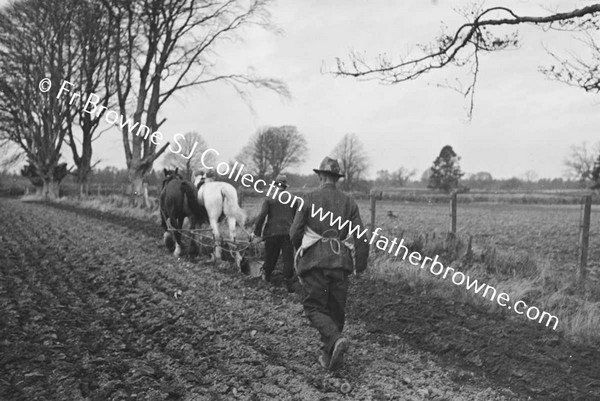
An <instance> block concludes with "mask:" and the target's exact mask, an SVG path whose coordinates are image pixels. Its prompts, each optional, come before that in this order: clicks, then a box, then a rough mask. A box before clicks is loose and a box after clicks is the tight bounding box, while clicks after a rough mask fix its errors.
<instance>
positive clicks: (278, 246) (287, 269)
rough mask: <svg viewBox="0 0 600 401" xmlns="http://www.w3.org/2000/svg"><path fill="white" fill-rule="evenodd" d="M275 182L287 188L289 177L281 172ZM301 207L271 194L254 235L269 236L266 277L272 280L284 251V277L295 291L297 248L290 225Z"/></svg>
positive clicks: (262, 210) (282, 187)
mask: <svg viewBox="0 0 600 401" xmlns="http://www.w3.org/2000/svg"><path fill="white" fill-rule="evenodd" d="M274 182H275V184H276V185H277V186H278V187H279V188H281V189H286V188H287V186H288V185H287V178H286V176H285V175H283V174H280V175H278V176H277V178H276V179H275V181H274ZM297 207H298V205H296V204H292V205H289V204H283V203H281V202H280V201H279V198H276V199H275V198H270V197H267V198H266V199H265V201H264V202H263V204H262V208H261V210H260V213H259V215H258V219H257V221H256V226H255V227H254V235H256V236H257V237H263V238H264V239H265V263H264V265H263V270H264V280H265V281H267V282H270V281H271V274H272V273H273V270H274V269H275V265H276V264H277V259H279V254H280V253H281V255H282V258H283V276H284V278H285V281H286V287H287V289H288V291H289V292H292V291H293V289H292V279H293V276H294V248H293V247H292V242H291V241H290V226H291V225H292V221H293V220H294V214H296V209H297ZM265 219H266V224H265ZM263 225H264V228H263Z"/></svg>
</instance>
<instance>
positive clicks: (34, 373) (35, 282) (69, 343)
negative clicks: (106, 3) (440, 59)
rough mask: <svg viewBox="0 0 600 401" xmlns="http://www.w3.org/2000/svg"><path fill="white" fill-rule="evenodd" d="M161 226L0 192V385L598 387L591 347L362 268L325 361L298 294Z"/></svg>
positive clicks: (35, 389)
mask: <svg viewBox="0 0 600 401" xmlns="http://www.w3.org/2000/svg"><path fill="white" fill-rule="evenodd" d="M161 234H162V233H161V230H160V227H157V226H155V225H154V224H151V223H149V222H145V221H140V220H134V219H125V218H121V217H116V216H112V215H105V214H102V213H100V212H95V211H87V210H74V209H73V210H69V209H68V208H66V207H53V206H50V205H44V204H37V203H22V202H20V201H17V200H8V199H0V267H1V269H0V280H1V281H0V342H1V343H0V347H1V348H0V399H6V400H35V399H39V400H55V399H56V400H59V399H60V400H63V399H68V400H81V399H90V400H105V399H109V400H117V399H119V400H121V399H136V400H164V399H172V400H178V399H180V400H221V399H222V400H230V399H240V400H270V399H273V400H328V399H329V400H336V399H345V400H422V399H432V400H527V399H540V400H550V399H556V400H571V399H572V400H594V399H600V352H599V351H598V350H597V349H593V348H586V347H574V346H572V345H570V344H568V343H567V342H566V341H565V340H564V339H562V338H561V337H560V336H559V335H557V334H555V333H554V332H552V331H551V330H549V329H547V328H545V327H543V326H540V325H536V324H535V323H533V324H529V323H527V322H524V321H523V320H520V321H518V322H515V321H513V320H510V319H506V317H505V316H501V315H500V314H494V315H493V316H487V315H486V313H485V312H484V311H477V310H474V309H472V308H463V307H461V306H460V305H454V304H452V303H450V302H449V301H448V300H443V299H436V298H428V297H426V296H422V295H419V294H413V293H410V292H409V291H408V290H407V289H403V288H399V287H398V286H397V285H396V286H392V285H389V284H384V283H381V282H374V281H372V280H368V279H366V278H363V279H360V280H354V281H353V283H352V289H351V296H350V301H349V308H348V315H349V316H348V324H347V328H346V333H347V336H348V338H349V339H350V340H351V342H352V344H353V347H352V348H351V349H350V351H349V353H348V355H347V357H346V367H345V368H344V369H343V370H341V371H339V372H337V373H335V374H330V373H326V372H324V371H323V369H321V368H320V367H319V366H318V364H317V362H316V357H317V347H318V341H317V333H316V331H315V330H314V329H312V328H311V327H309V325H308V321H307V320H306V319H305V318H304V317H303V316H302V308H301V305H300V302H299V300H298V298H297V296H296V295H294V294H288V293H287V292H286V291H284V290H283V289H282V288H273V287H270V286H264V285H262V284H261V283H260V282H258V281H257V280H256V279H249V278H246V277H245V276H243V275H241V274H239V273H238V272H236V271H235V270H234V269H233V268H232V267H231V266H230V265H229V264H227V263H223V264H220V265H218V266H213V265H212V264H208V263H206V261H204V260H194V261H192V260H190V259H186V258H182V259H181V260H177V259H175V258H174V257H173V256H172V255H170V254H168V253H167V252H166V250H165V248H164V246H163V245H162V241H161V239H162V235H161ZM488 314H490V313H489V312H488ZM346 384H349V388H348V386H347V385H346ZM342 385H343V386H342ZM348 390H349V392H348ZM344 392H348V393H347V394H344Z"/></svg>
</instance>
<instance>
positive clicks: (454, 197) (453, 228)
mask: <svg viewBox="0 0 600 401" xmlns="http://www.w3.org/2000/svg"><path fill="white" fill-rule="evenodd" d="M456 201H457V192H456V191H454V192H452V196H451V197H450V218H451V223H450V232H451V233H452V235H454V236H456Z"/></svg>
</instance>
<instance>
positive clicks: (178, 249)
mask: <svg viewBox="0 0 600 401" xmlns="http://www.w3.org/2000/svg"><path fill="white" fill-rule="evenodd" d="M173 255H175V257H176V258H178V257H180V256H181V248H180V247H179V246H176V247H175V252H173Z"/></svg>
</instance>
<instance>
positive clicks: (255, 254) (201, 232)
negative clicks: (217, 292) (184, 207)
mask: <svg viewBox="0 0 600 401" xmlns="http://www.w3.org/2000/svg"><path fill="white" fill-rule="evenodd" d="M168 231H169V232H177V231H178V232H179V233H180V234H181V237H182V238H187V239H189V240H190V242H191V243H194V244H195V245H196V246H198V248H199V251H200V253H201V254H202V253H203V252H202V251H203V250H209V251H210V253H211V255H213V256H212V257H213V261H214V262H215V263H216V258H215V257H214V252H213V250H214V248H215V246H216V240H215V236H214V234H213V232H212V229H210V228H197V229H184V228H182V229H179V230H178V229H176V228H173V227H169V228H168ZM244 232H245V233H246V235H247V236H248V238H247V239H245V240H240V239H236V240H235V241H232V240H229V239H225V238H221V249H222V251H224V252H223V253H222V256H221V258H222V259H223V260H228V261H233V262H236V264H237V267H238V268H239V269H240V270H241V271H242V273H244V274H246V275H249V276H252V277H259V276H261V275H262V273H263V268H262V267H263V263H264V251H265V250H264V249H265V247H264V242H263V241H262V240H261V241H253V240H252V238H251V237H250V234H249V233H248V232H247V231H246V230H244ZM226 255H227V256H226ZM238 255H239V257H238Z"/></svg>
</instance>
